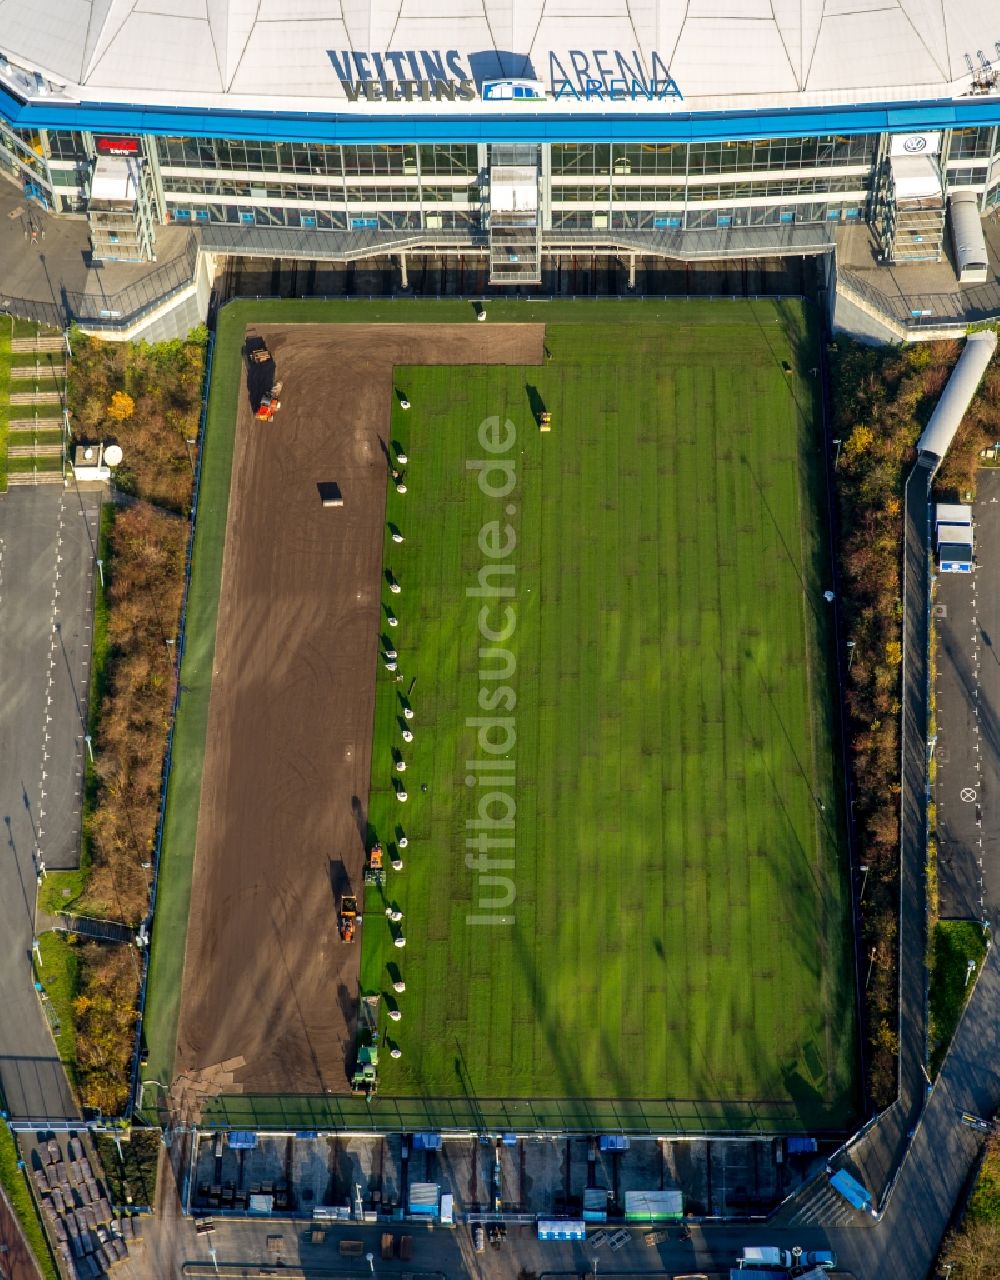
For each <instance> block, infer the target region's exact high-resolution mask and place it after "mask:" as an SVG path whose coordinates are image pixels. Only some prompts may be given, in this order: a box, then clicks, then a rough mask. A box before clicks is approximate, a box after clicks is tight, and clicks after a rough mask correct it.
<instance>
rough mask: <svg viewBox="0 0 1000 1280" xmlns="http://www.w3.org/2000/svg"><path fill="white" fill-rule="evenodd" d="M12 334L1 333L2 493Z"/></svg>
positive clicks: (5, 473)
mask: <svg viewBox="0 0 1000 1280" xmlns="http://www.w3.org/2000/svg"><path fill="white" fill-rule="evenodd" d="M10 365H11V355H10V332H9V331H8V330H7V329H6V328H4V329H3V332H0V493H3V491H4V490H5V489H6V488H7V434H8V433H7V423H8V422H9V421H10V402H9V400H8V398H7V397H8V393H9V392H10Z"/></svg>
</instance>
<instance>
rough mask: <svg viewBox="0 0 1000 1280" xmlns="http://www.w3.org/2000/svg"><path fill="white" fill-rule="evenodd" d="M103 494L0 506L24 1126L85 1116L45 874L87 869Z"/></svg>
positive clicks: (12, 1039) (14, 1005)
mask: <svg viewBox="0 0 1000 1280" xmlns="http://www.w3.org/2000/svg"><path fill="white" fill-rule="evenodd" d="M98 519H99V517H98V506H97V501H96V498H95V496H94V495H90V494H87V495H83V494H79V493H77V491H76V490H75V489H68V490H64V489H62V488H60V487H56V486H44V487H39V488H32V487H22V488H18V489H16V490H13V491H11V492H10V493H8V494H7V495H6V496H5V497H4V498H3V499H2V501H0V655H2V664H0V760H2V761H3V767H2V769H0V820H2V822H3V830H2V833H0V834H2V845H0V1007H2V1009H3V1016H2V1017H0V1085H2V1089H3V1093H4V1096H5V1098H6V1105H7V1107H8V1108H9V1110H10V1111H11V1112H12V1113H13V1114H14V1115H15V1116H32V1117H39V1118H41V1117H53V1118H54V1117H58V1116H72V1115H75V1114H76V1107H75V1104H74V1102H73V1099H72V1097H71V1095H70V1092H69V1088H68V1086H67V1084H66V1080H65V1076H64V1074H63V1071H62V1068H61V1066H60V1065H59V1061H58V1058H57V1056H56V1051H55V1046H54V1044H53V1042H52V1037H51V1035H50V1033H49V1029H48V1025H47V1023H46V1020H45V1017H44V1015H43V1013H42V1010H41V1007H40V1005H39V1002H38V998H37V996H36V994H35V991H34V987H33V980H32V967H31V940H32V936H33V933H34V912H35V891H36V876H37V874H38V869H39V864H40V863H41V862H43V861H44V863H45V864H46V866H47V867H48V868H56V867H72V866H75V865H77V864H78V860H79V820H80V790H81V778H80V774H81V772H82V767H83V766H82V753H83V750H84V732H85V716H86V708H87V681H88V676H89V664H90V628H91V610H92V594H93V579H92V574H93V572H94V569H93V564H94V553H95V549H96V546H97V527H98Z"/></svg>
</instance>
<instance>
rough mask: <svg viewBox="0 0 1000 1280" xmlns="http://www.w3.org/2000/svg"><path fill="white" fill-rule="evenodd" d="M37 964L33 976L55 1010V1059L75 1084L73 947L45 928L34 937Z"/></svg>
mask: <svg viewBox="0 0 1000 1280" xmlns="http://www.w3.org/2000/svg"><path fill="white" fill-rule="evenodd" d="M38 946H39V950H40V951H41V965H39V964H38V962H37V961H36V962H35V978H36V979H37V981H39V982H41V983H42V985H43V986H44V988H45V994H46V996H48V1000H49V1004H50V1006H51V1008H52V1010H53V1012H54V1013H55V1022H54V1023H53V1021H52V1019H51V1018H50V1020H49V1021H50V1025H51V1026H52V1034H53V1036H54V1038H55V1042H56V1048H57V1049H58V1050H59V1061H60V1062H61V1063H62V1064H63V1066H64V1067H65V1068H66V1074H67V1076H68V1077H69V1080H70V1083H71V1084H72V1085H73V1087H74V1088H75V1087H76V1031H75V1029H74V1024H73V1001H74V999H75V998H76V995H77V985H78V979H79V963H78V961H77V956H76V950H75V948H74V947H73V945H72V943H70V941H69V940H68V938H67V936H66V934H64V933H55V932H51V931H50V932H48V933H43V934H42V935H41V936H40V937H39V939H38Z"/></svg>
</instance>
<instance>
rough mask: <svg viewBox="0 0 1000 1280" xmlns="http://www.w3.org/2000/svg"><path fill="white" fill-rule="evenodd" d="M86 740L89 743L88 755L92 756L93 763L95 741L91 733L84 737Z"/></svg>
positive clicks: (91, 761)
mask: <svg viewBox="0 0 1000 1280" xmlns="http://www.w3.org/2000/svg"><path fill="white" fill-rule="evenodd" d="M84 742H85V743H86V744H87V755H88V756H90V763H91V764H93V763H94V742H93V739H92V738H91V736H90V734H89V733H88V734H87V736H86V737H85V738H84Z"/></svg>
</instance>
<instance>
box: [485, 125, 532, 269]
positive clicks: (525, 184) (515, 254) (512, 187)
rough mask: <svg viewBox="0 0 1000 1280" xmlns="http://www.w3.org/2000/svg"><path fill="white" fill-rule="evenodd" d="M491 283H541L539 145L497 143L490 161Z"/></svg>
mask: <svg viewBox="0 0 1000 1280" xmlns="http://www.w3.org/2000/svg"><path fill="white" fill-rule="evenodd" d="M489 244H490V284H491V285H522V284H540V283H541V279H542V228H541V219H540V217H539V207H538V148H537V147H534V146H494V147H493V149H492V155H491V165H490V221H489Z"/></svg>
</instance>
